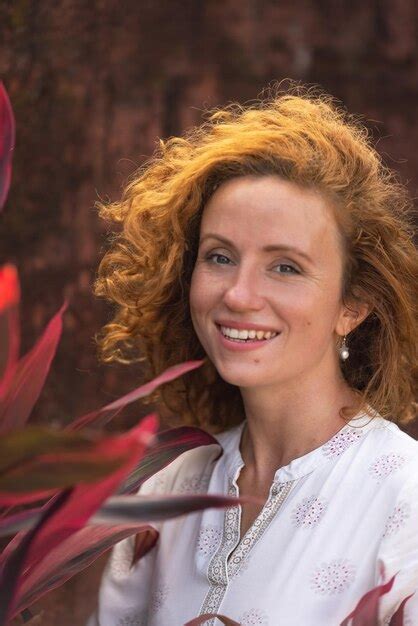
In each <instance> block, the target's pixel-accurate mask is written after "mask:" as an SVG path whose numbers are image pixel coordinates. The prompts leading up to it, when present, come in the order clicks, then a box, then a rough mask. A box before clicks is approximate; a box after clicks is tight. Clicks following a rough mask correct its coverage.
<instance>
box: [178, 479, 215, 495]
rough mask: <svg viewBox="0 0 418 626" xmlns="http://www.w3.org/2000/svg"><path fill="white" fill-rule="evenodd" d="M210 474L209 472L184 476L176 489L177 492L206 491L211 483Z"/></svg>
mask: <svg viewBox="0 0 418 626" xmlns="http://www.w3.org/2000/svg"><path fill="white" fill-rule="evenodd" d="M209 480H210V476H209V475H207V474H203V475H202V476H201V475H200V474H193V476H188V477H187V478H184V479H183V481H182V482H181V483H180V485H179V487H178V488H177V489H176V491H177V493H193V494H194V493H200V492H202V491H206V490H207V487H208V484H209Z"/></svg>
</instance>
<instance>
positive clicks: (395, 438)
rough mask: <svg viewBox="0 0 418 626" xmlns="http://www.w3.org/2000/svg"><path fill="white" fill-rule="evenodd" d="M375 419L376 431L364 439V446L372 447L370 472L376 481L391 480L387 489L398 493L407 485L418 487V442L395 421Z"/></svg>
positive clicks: (373, 430) (387, 482) (372, 430)
mask: <svg viewBox="0 0 418 626" xmlns="http://www.w3.org/2000/svg"><path fill="white" fill-rule="evenodd" d="M376 419H377V422H376V427H375V428H373V429H371V430H370V431H369V437H367V438H366V439H365V445H367V446H369V447H370V452H369V454H370V456H371V459H370V464H369V471H370V472H371V473H372V474H373V473H374V474H375V475H376V478H379V477H381V478H385V477H390V478H391V480H390V481H386V485H387V486H388V487H389V484H392V487H393V489H394V490H395V491H397V490H399V489H402V488H403V487H404V486H405V484H406V483H408V484H411V483H414V482H416V484H417V485H418V441H417V440H416V439H414V438H413V437H411V435H409V434H408V433H406V432H405V431H403V430H402V429H401V428H400V427H399V426H398V425H397V424H396V423H395V422H394V421H390V420H388V419H384V418H382V417H380V416H379V417H378V418H376ZM393 495H394V494H393Z"/></svg>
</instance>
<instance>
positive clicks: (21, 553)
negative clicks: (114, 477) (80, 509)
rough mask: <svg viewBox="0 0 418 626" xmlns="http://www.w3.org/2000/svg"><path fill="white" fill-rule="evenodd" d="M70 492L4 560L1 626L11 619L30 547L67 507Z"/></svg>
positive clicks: (0, 577) (0, 585) (47, 509)
mask: <svg viewBox="0 0 418 626" xmlns="http://www.w3.org/2000/svg"><path fill="white" fill-rule="evenodd" d="M70 493H71V492H70V491H64V492H62V493H61V494H60V495H59V496H58V497H57V498H54V500H53V501H51V502H50V503H48V505H47V507H45V509H44V510H43V512H42V516H41V519H40V520H39V522H38V523H37V524H36V526H34V528H33V529H32V530H30V531H29V532H28V533H26V534H25V536H24V537H23V538H22V541H20V543H19V545H17V546H16V548H15V549H14V550H13V552H11V554H10V556H9V558H8V559H7V560H4V561H3V562H2V564H1V567H0V626H6V624H7V622H8V621H9V618H10V619H11V617H12V615H11V613H12V607H13V603H14V599H15V595H16V590H17V587H18V581H19V576H20V574H21V571H22V569H23V566H24V563H25V560H26V556H27V553H28V551H29V549H30V546H31V544H32V542H33V541H34V539H35V538H36V536H37V535H38V534H39V532H40V531H41V530H42V528H43V527H44V526H45V525H46V524H47V523H48V522H49V520H50V518H51V517H52V516H53V515H54V514H55V513H56V512H57V510H59V509H60V508H61V507H62V506H64V505H65V503H66V502H67V500H68V499H69V497H70Z"/></svg>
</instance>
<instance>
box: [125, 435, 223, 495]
mask: <svg viewBox="0 0 418 626" xmlns="http://www.w3.org/2000/svg"><path fill="white" fill-rule="evenodd" d="M212 444H216V445H218V446H219V455H218V457H217V458H219V456H221V454H222V453H223V450H222V448H221V446H220V444H219V443H218V441H217V439H215V437H213V436H212V435H210V434H209V433H207V432H206V431H204V430H202V429H201V428H197V427H195V426H180V427H179V428H170V429H168V430H164V431H162V432H159V433H158V434H157V436H156V438H155V441H154V443H153V444H152V445H151V446H150V447H149V448H148V450H147V451H146V452H145V454H144V456H143V457H142V459H141V460H140V462H139V464H138V466H137V467H136V468H135V469H134V470H133V471H132V472H131V473H130V474H129V476H128V478H127V479H126V480H125V481H124V482H123V484H122V485H121V486H120V488H119V489H118V493H119V494H123V493H135V492H136V491H138V489H139V487H140V486H141V485H142V483H143V482H144V481H145V480H147V479H148V478H149V477H150V476H153V475H154V474H155V473H156V472H158V471H159V470H161V469H163V468H164V467H166V466H167V465H169V464H170V463H171V462H172V461H173V460H174V459H175V458H177V457H178V456H179V455H180V454H182V453H183V452H186V451H187V450H190V449H192V448H195V447H196V446H207V445H212ZM215 460H216V459H215Z"/></svg>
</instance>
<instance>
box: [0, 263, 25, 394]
mask: <svg viewBox="0 0 418 626" xmlns="http://www.w3.org/2000/svg"><path fill="white" fill-rule="evenodd" d="M19 301H20V285H19V277H18V274H17V270H16V268H15V266H14V265H10V264H7V265H3V267H2V268H1V269H0V346H1V351H0V399H1V398H2V396H3V393H4V389H5V388H6V387H7V385H8V382H9V379H10V377H11V376H12V373H13V371H14V368H15V366H16V363H17V359H18V356H19V345H20V328H19ZM0 401H1V400H0Z"/></svg>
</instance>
